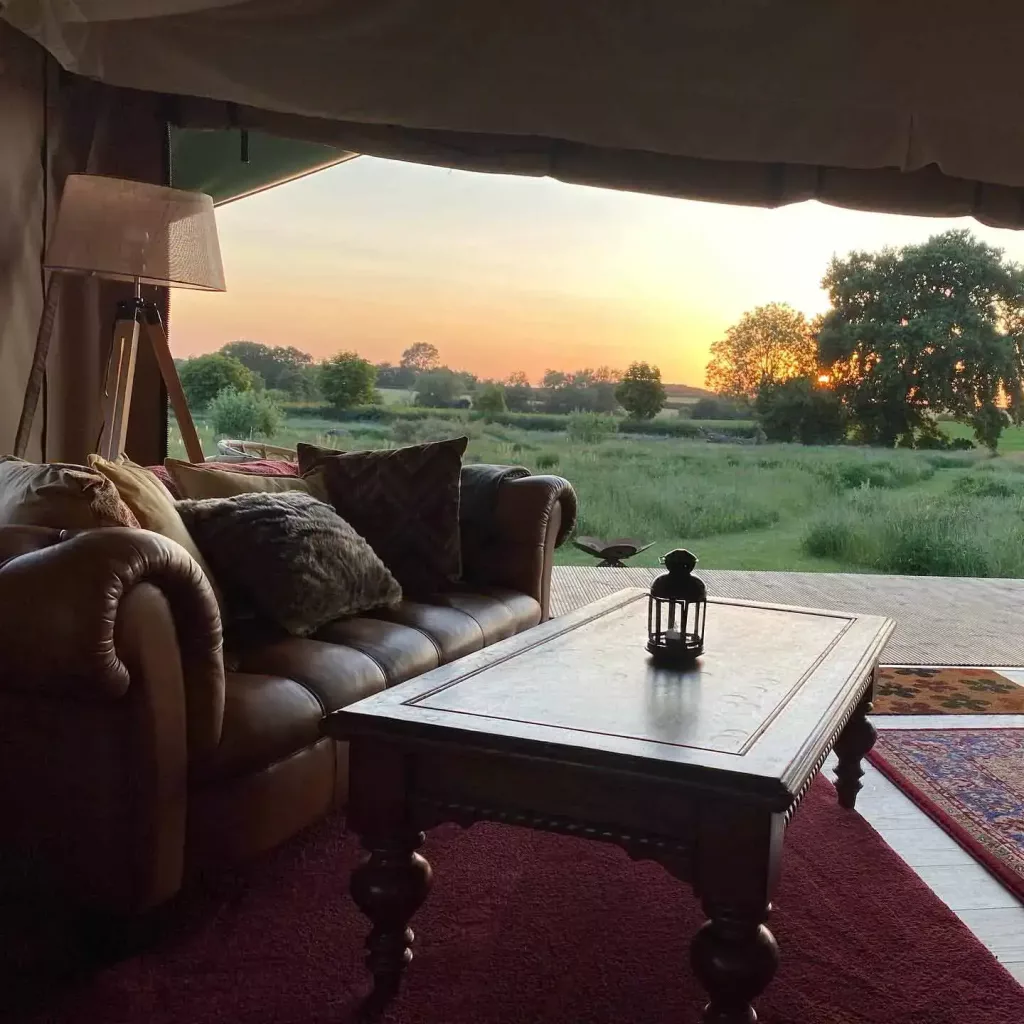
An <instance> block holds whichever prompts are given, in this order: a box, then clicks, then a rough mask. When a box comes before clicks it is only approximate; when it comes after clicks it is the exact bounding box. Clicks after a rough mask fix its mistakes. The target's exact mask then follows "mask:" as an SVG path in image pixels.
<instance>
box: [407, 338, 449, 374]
mask: <svg viewBox="0 0 1024 1024" xmlns="http://www.w3.org/2000/svg"><path fill="white" fill-rule="evenodd" d="M401 365H402V366H404V367H405V368H406V369H407V370H412V371H413V373H427V372H428V371H430V370H436V369H437V368H438V367H439V366H440V365H441V356H440V353H439V352H438V351H437V346H436V345H431V344H430V342H429V341H417V342H416V343H415V344H412V345H410V346H409V347H408V348H407V349H406V350H405V351H404V352H403V353H402V363H401Z"/></svg>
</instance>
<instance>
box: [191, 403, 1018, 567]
mask: <svg viewBox="0 0 1024 1024" xmlns="http://www.w3.org/2000/svg"><path fill="white" fill-rule="evenodd" d="M576 422H578V426H577V427H575V428H574V429H573V430H572V431H571V433H572V435H573V436H572V437H570V436H568V433H569V431H567V426H568V423H567V418H566V417H536V418H531V421H530V429H523V425H522V424H521V423H520V422H519V421H518V420H515V421H512V422H505V421H504V420H502V421H498V422H490V423H488V422H485V421H484V420H482V419H477V418H474V417H472V416H467V415H466V414H465V413H462V414H459V415H447V414H444V413H442V414H438V413H437V411H434V410H417V411H416V415H414V416H395V415H388V416H383V417H376V418H374V419H371V420H365V419H351V420H345V421H339V420H337V419H333V418H326V417H323V416H320V417H318V416H312V415H309V416H303V417H296V418H290V419H288V420H287V421H286V423H285V424H284V426H283V427H282V429H281V430H280V431H279V432H278V433H277V434H276V435H275V436H274V437H273V438H271V439H270V441H271V443H274V444H280V445H285V446H294V444H295V443H296V441H299V440H303V441H309V442H311V443H314V444H320V445H323V446H326V447H334V448H342V449H346V450H357V449H361V448H380V447H394V446H397V445H400V444H409V443H416V442H422V441H431V440H440V439H442V438H444V437H451V436H456V435H462V434H467V435H468V436H469V438H470V441H469V447H468V449H467V452H466V459H467V461H471V462H493V463H502V464H509V463H513V464H521V465H525V466H527V467H528V468H529V469H531V470H533V471H535V472H540V473H551V472H555V473H558V474H559V475H561V476H564V477H566V478H567V479H569V480H570V481H571V482H572V484H573V486H574V487H575V488H576V491H577V493H578V495H579V502H580V518H579V526H578V531H579V533H581V534H597V535H600V536H606V537H609V536H611V537H622V536H635V537H637V538H639V539H641V540H644V541H653V542H654V543H655V547H654V548H653V549H652V550H651V552H649V553H647V554H645V555H642V556H639V558H638V559H637V560H636V562H635V563H634V564H651V565H653V564H655V560H656V558H657V555H658V554H659V553H661V552H664V550H666V545H667V544H669V543H678V542H679V541H684V542H686V543H690V542H693V541H696V542H698V543H697V544H696V545H695V549H696V551H697V553H698V554H699V555H701V557H702V565H705V566H712V567H713V566H723V567H728V568H744V567H758V568H777V569H792V568H801V569H830V570H835V569H846V570H850V571H868V572H886V573H908V574H934V575H972V576H1021V577H1024V459H1020V458H1017V457H1015V456H1003V457H998V458H994V459H992V458H989V457H987V456H984V455H981V454H979V455H971V454H961V453H955V454H954V453H943V452H915V451H879V450H871V449H861V448H853V447H846V446H837V447H833V448H812V447H807V448H805V447H800V446H792V445H752V444H708V443H706V442H705V441H701V440H696V439H688V438H680V437H669V436H660V437H652V436H648V437H643V436H639V435H632V434H627V433H624V432H623V430H624V421H622V420H617V421H616V423H617V426H618V430H617V431H616V432H615V433H608V434H605V432H604V431H603V430H598V431H591V430H590V426H591V423H590V420H583V419H578V420H577V421H576ZM684 422H685V421H684ZM690 422H691V423H692V421H690ZM197 426H198V427H199V432H200V437H201V439H202V442H203V446H204V450H205V451H207V453H209V454H213V453H214V452H215V451H216V438H215V436H214V433H213V431H212V430H211V428H210V427H209V426H208V425H207V424H206V423H205V422H204V421H203V420H202V419H200V420H199V422H198V424H197ZM600 426H601V427H604V421H603V420H602V422H601V424H600ZM542 427H547V429H540V428H542ZM599 434H600V435H601V436H600V437H599V436H598V435H599ZM171 454H174V455H177V456H180V457H183V456H184V449H183V446H182V445H181V441H180V434H178V432H177V430H176V429H175V428H174V427H173V424H172V431H171ZM705 552H707V553H708V554H710V555H711V558H710V560H708V559H706V558H705ZM559 558H560V559H561V560H573V559H576V560H580V561H584V560H585V556H583V555H581V554H580V553H579V552H573V550H572V548H571V547H570V546H566V547H565V548H563V549H562V550H561V552H560V554H559Z"/></svg>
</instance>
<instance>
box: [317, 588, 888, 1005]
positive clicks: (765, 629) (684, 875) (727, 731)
mask: <svg viewBox="0 0 1024 1024" xmlns="http://www.w3.org/2000/svg"><path fill="white" fill-rule="evenodd" d="M646 609H647V595H646V592H645V591H642V590H623V591H621V592H620V593H618V594H614V595H612V596H611V597H608V598H605V599H604V600H602V601H598V602H596V603H594V604H591V605H588V606H587V607H585V608H581V609H580V610H579V611H577V612H575V613H573V614H571V615H567V616H565V617H563V618H559V619H555V620H552V621H550V622H548V623H545V624H544V625H542V626H540V627H538V628H536V629H532V630H529V631H528V632H526V633H525V634H521V635H519V636H517V637H513V638H512V639H510V640H506V641H504V642H502V643H500V644H497V645H495V646H494V647H490V648H488V649H487V650H484V651H480V652H479V653H477V654H473V655H470V656H469V657H466V658H462V659H460V660H459V661H458V662H456V663H455V664H452V665H449V666H446V667H442V668H439V669H436V670H435V671H433V672H429V673H427V674H426V675H424V676H421V677H420V678H418V679H415V680H412V681H410V682H408V683H405V684H403V685H401V686H396V687H394V688H393V689H390V690H387V691H385V692H383V693H379V694H377V695H375V696H373V697H369V698H367V699H366V700H362V701H359V702H358V703H357V704H353V705H351V706H349V707H347V708H344V709H342V710H340V711H337V712H335V713H334V714H332V715H331V716H329V717H328V718H327V720H326V724H325V729H326V731H327V732H328V733H329V734H330V735H331V736H334V737H335V738H337V739H345V740H349V741H350V742H351V748H350V779H351V781H350V787H351V788H350V797H349V811H348V816H349V817H348V820H349V824H350V826H351V828H352V829H354V830H355V831H356V832H357V833H358V834H359V836H360V838H361V840H362V843H363V845H364V847H365V849H366V850H367V852H368V855H367V856H366V858H365V859H364V861H363V862H362V863H361V864H360V865H359V866H358V867H357V868H356V869H355V871H354V872H353V873H352V879H351V893H352V897H353V899H354V900H355V902H356V904H357V905H358V906H359V907H360V909H361V910H362V911H363V913H365V914H366V916H367V917H368V918H369V919H370V922H371V925H372V929H371V931H370V935H369V937H368V939H367V941H366V946H367V950H368V952H367V965H368V967H369V969H370V971H371V973H372V975H373V980H374V989H373V994H372V995H371V996H370V998H369V1000H368V1002H367V1005H366V1008H367V1010H369V1011H374V1010H377V1009H379V1008H380V1007H382V1006H383V1005H384V1004H385V1003H386V1002H387V1001H388V1000H389V999H390V998H391V997H392V996H394V995H395V993H396V992H397V990H398V984H399V978H400V976H401V972H402V970H403V969H404V967H405V966H406V964H408V963H409V961H410V960H411V959H412V949H411V944H412V940H413V933H412V930H411V929H410V928H409V921H410V919H411V917H412V915H413V914H414V912H415V911H416V909H417V908H418V907H419V906H420V904H421V903H422V902H423V900H424V899H425V897H426V895H427V891H428V889H429V887H430V865H429V864H428V863H427V861H426V859H425V858H424V857H423V856H422V855H421V854H420V853H419V852H417V851H418V850H419V849H420V847H421V845H422V844H423V841H424V831H425V830H426V829H429V828H431V827H433V826H435V825H438V824H440V823H441V822H446V821H454V822H457V823H459V824H460V825H464V826H468V825H471V824H472V823H473V822H476V821H481V820H485V819H486V820H491V821H500V822H507V823H509V824H513V825H522V826H526V827H528V828H538V829H544V830H547V831H551V832H562V833H567V834H569V835H576V836H582V837H585V838H588V839H597V840H602V841H604V842H610V843H616V844H617V845H619V846H621V847H623V848H624V849H625V850H626V851H627V852H628V853H629V854H630V855H631V856H632V857H634V858H636V859H644V860H653V861H657V862H658V863H659V864H661V865H663V866H664V868H665V869H666V870H667V871H668V872H669V873H670V874H672V875H673V876H674V877H675V878H677V879H679V880H680V881H682V882H686V883H688V884H689V885H691V886H692V888H693V890H694V892H695V893H696V894H697V895H698V896H699V898H700V900H701V903H702V905H703V908H704V911H705V913H706V914H707V917H708V920H707V922H706V923H705V924H704V925H703V926H702V927H701V929H700V930H699V931H698V932H697V935H696V936H695V938H694V940H693V945H692V947H691V963H692V967H693V970H694V972H695V974H696V975H697V978H698V979H699V980H700V982H701V984H702V985H703V986H704V988H705V989H706V990H707V992H708V994H709V996H710V1001H709V1003H708V1005H707V1008H706V1010H705V1013H704V1020H705V1021H706V1022H715V1024H750V1022H752V1021H754V1020H756V1014H755V1013H754V1010H753V1007H752V1005H751V1004H752V1002H753V1000H754V999H755V998H756V997H757V996H758V995H759V994H760V993H761V992H762V991H763V989H764V988H765V986H766V985H767V984H768V983H769V981H770V980H771V978H772V976H773V975H774V974H775V970H776V967H777V965H778V958H779V952H778V947H777V945H776V942H775V939H774V937H773V936H772V934H771V932H770V931H769V930H768V927H767V925H766V921H767V919H768V913H769V910H770V908H771V899H772V892H773V890H774V888H775V883H776V880H777V877H778V873H779V864H780V858H781V854H782V843H783V839H784V837H785V833H786V826H787V825H788V824H789V821H790V819H791V818H792V816H793V814H794V812H795V811H796V809H797V807H798V805H799V804H800V800H801V799H802V797H803V795H804V793H805V792H806V791H807V788H808V786H810V784H811V781H812V780H813V779H814V777H815V775H816V774H817V772H818V770H819V769H820V768H821V766H822V764H823V763H824V761H825V758H826V757H827V755H828V753H829V751H830V750H832V749H833V748H835V750H836V753H837V755H838V759H839V764H838V767H837V769H836V777H837V789H838V793H839V802H840V804H841V805H842V806H843V807H847V808H852V807H853V806H854V802H855V800H856V797H857V792H858V790H859V789H860V777H861V775H862V774H863V772H862V769H861V766H860V761H861V758H862V757H863V756H864V754H866V753H867V751H868V750H869V749H870V748H871V745H872V744H873V742H874V738H875V731H874V729H873V728H872V726H871V724H870V723H869V722H868V721H867V719H866V717H865V715H866V714H867V713H868V712H869V711H870V710H871V698H872V691H873V682H874V676H875V669H876V666H877V663H878V657H879V653H880V652H881V650H882V646H883V645H884V643H885V641H886V640H887V639H888V637H889V635H890V633H891V632H892V630H893V625H894V624H893V622H892V621H891V620H889V619H885V618H882V617H880V616H874V615H848V614H844V613H839V612H825V611H815V610H812V609H799V608H785V607H773V606H770V605H765V604H754V603H750V602H741V601H713V602H710V604H709V607H708V613H707V623H708V625H707V640H706V651H707V653H706V654H705V655H704V656H703V657H702V658H701V659H700V661H699V662H698V663H697V665H696V666H694V667H693V668H692V669H689V670H685V671H673V670H667V669H659V668H655V667H654V666H653V665H652V664H651V663H650V661H649V660H648V656H647V653H646V651H645V650H644V643H645V641H646V632H645V630H646ZM795 953H796V955H799V951H798V950H797V951H795Z"/></svg>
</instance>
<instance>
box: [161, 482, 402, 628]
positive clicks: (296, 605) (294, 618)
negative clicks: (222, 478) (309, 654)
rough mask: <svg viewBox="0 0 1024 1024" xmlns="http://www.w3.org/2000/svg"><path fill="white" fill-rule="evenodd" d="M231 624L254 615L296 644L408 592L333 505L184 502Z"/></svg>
mask: <svg viewBox="0 0 1024 1024" xmlns="http://www.w3.org/2000/svg"><path fill="white" fill-rule="evenodd" d="M178 511H179V512H180V513H181V517H182V519H183V520H184V521H185V525H186V526H187V527H188V530H189V532H190V533H191V534H192V538H193V539H194V540H195V542H196V544H197V545H198V546H199V549H200V551H202V552H203V555H204V556H205V557H206V559H207V561H208V562H209V563H210V565H211V566H212V568H213V571H214V573H215V574H216V576H217V581H218V582H219V583H220V584H221V587H222V588H223V590H224V595H225V600H226V603H227V605H228V608H229V610H230V612H231V614H232V617H236V616H237V617H239V618H242V617H244V616H246V615H247V614H248V615H251V614H252V613H255V614H256V615H257V616H259V617H260V618H263V619H267V620H270V621H271V622H273V623H275V624H276V625H278V626H280V627H281V628H282V629H284V630H285V631H286V632H288V633H291V634H293V635H294V636H308V635H309V634H310V633H314V632H315V631H316V630H317V629H319V628H320V627H321V626H323V625H324V624H325V623H327V622H330V621H332V620H333V619H337V618H340V617H341V616H343V615H353V614H355V613H356V612H363V611H368V610H369V609H371V608H380V607H383V606H390V605H395V604H398V602H399V601H401V599H402V590H401V587H400V586H399V585H398V582H397V581H396V580H395V578H394V577H393V576H392V575H391V573H390V572H388V570H387V568H385V566H384V563H383V562H382V561H381V560H380V559H379V558H378V557H377V556H376V555H375V554H374V552H373V549H372V548H371V547H370V545H369V544H367V543H366V541H365V540H363V538H362V537H360V536H359V534H358V533H356V531H355V530H354V529H352V527H351V526H349V524H348V523H347V522H345V520H344V519H342V518H341V516H339V515H338V513H337V512H335V511H334V509H332V508H331V506H330V505H327V504H325V503H324V502H322V501H318V500H317V499H316V498H314V497H313V496H312V495H310V494H304V493H303V492H301V491H285V492H282V493H281V494H264V493H258V492H257V493H254V494H239V495H236V496H234V497H231V498H204V499H198V500H193V501H180V502H178Z"/></svg>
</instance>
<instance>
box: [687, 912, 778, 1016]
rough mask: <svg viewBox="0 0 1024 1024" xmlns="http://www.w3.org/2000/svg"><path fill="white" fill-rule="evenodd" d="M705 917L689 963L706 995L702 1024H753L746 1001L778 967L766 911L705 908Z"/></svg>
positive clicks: (774, 943) (757, 994)
mask: <svg viewBox="0 0 1024 1024" xmlns="http://www.w3.org/2000/svg"><path fill="white" fill-rule="evenodd" d="M704 911H705V913H706V914H707V915H708V917H709V918H710V920H709V921H707V922H706V923H705V924H704V926H703V927H702V928H701V929H700V931H698V932H697V935H696V937H695V938H694V940H693V945H692V946H691V948H690V960H691V963H692V964H693V972H694V974H696V975H697V980H698V981H700V983H701V984H702V985H703V986H704V988H705V989H706V990H707V993H708V995H709V996H710V997H711V999H710V1002H709V1003H708V1005H707V1006H706V1007H705V1009H704V1017H703V1020H704V1024H754V1022H755V1021H756V1020H757V1014H756V1013H755V1012H754V1007H753V1006H752V1005H751V1003H752V1002H753V1001H754V1000H755V999H756V998H757V997H758V996H759V995H760V994H761V993H762V992H763V991H764V990H765V988H767V986H768V983H769V982H770V981H771V980H772V978H773V977H774V976H775V971H776V968H778V966H779V947H778V945H777V944H776V942H775V937H774V936H773V935H772V933H771V932H770V931H769V930H768V928H767V927H766V926H765V924H764V922H765V920H766V919H767V917H768V909H767V908H765V910H764V911H763V912H761V913H760V914H759V913H756V912H751V911H749V910H735V909H732V908H729V907H724V906H711V905H708V904H705V906H704Z"/></svg>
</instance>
